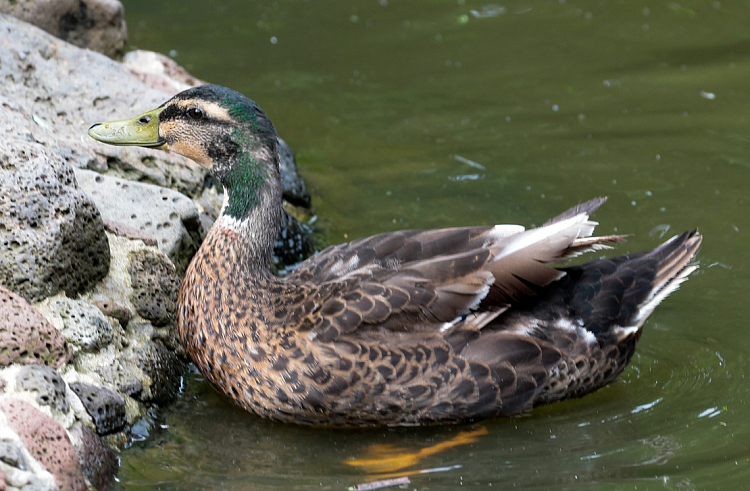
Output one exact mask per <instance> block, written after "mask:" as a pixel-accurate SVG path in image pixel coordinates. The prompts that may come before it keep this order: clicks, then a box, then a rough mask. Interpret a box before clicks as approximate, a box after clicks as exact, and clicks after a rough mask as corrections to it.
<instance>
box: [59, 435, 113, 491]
mask: <svg viewBox="0 0 750 491" xmlns="http://www.w3.org/2000/svg"><path fill="white" fill-rule="evenodd" d="M70 433H71V436H72V439H73V442H74V446H75V448H76V452H77V453H78V459H79V460H80V462H81V467H83V473H84V474H85V475H86V477H87V478H88V480H89V482H90V483H91V484H92V485H93V486H94V488H95V489H96V490H97V491H107V490H108V489H110V488H112V485H113V484H114V483H115V477H116V476H117V471H118V470H119V462H118V458H117V454H116V453H115V451H114V450H112V449H111V448H109V447H108V446H107V445H106V444H105V443H104V442H103V441H102V439H101V438H99V436H97V435H96V434H95V433H94V432H93V431H91V430H90V429H88V428H87V427H85V426H83V425H75V426H74V427H73V428H71V430H70Z"/></svg>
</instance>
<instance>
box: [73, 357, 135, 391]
mask: <svg viewBox="0 0 750 491" xmlns="http://www.w3.org/2000/svg"><path fill="white" fill-rule="evenodd" d="M76 362H77V363H76V369H77V370H79V371H80V372H82V373H87V372H89V371H92V372H94V373H96V374H97V375H98V376H99V377H101V379H102V380H103V381H104V382H105V383H106V384H107V385H110V386H111V387H114V388H115V389H117V391H118V392H119V393H120V394H124V395H126V396H128V397H132V398H133V399H136V400H142V399H143V398H144V390H143V382H142V381H141V379H140V376H142V375H143V373H142V370H141V369H140V368H139V367H138V364H137V363H135V362H133V361H131V360H130V359H129V356H126V355H122V354H120V353H117V354H115V357H114V359H113V360H112V361H111V362H110V363H106V364H100V363H97V360H86V359H85V358H84V359H83V360H76ZM79 362H80V363H79Z"/></svg>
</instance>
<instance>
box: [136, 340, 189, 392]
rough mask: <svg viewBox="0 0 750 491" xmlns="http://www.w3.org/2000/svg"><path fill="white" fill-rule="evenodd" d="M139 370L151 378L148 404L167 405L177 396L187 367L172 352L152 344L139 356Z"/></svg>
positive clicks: (160, 345)
mask: <svg viewBox="0 0 750 491" xmlns="http://www.w3.org/2000/svg"><path fill="white" fill-rule="evenodd" d="M138 358H139V363H140V368H141V370H143V372H144V373H145V374H146V375H147V376H149V377H150V378H151V387H150V392H151V394H150V397H149V398H148V401H149V402H153V403H154V404H159V405H162V404H167V403H169V402H172V400H173V399H174V398H175V396H176V395H177V391H178V390H179V388H180V379H181V377H182V374H183V373H184V371H185V368H186V367H187V365H186V364H185V363H184V362H182V361H180V359H179V358H177V355H175V354H174V352H173V351H171V350H169V349H167V348H166V347H165V346H164V345H162V344H160V343H152V344H150V345H149V346H148V349H143V350H142V351H141V352H140V353H139V355H138Z"/></svg>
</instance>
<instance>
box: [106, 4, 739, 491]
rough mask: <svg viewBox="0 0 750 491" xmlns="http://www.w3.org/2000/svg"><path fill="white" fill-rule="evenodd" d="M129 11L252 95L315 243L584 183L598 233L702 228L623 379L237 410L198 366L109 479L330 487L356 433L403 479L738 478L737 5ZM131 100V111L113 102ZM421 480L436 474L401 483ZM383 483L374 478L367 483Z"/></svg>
mask: <svg viewBox="0 0 750 491" xmlns="http://www.w3.org/2000/svg"><path fill="white" fill-rule="evenodd" d="M206 5H207V3H206V2H197V1H176V0H168V1H164V2H158V3H157V2H147V1H145V0H134V1H129V2H127V4H126V12H127V20H128V24H129V29H130V36H131V43H132V44H133V45H134V46H137V47H139V48H143V49H150V50H155V51H160V52H163V53H171V54H172V56H174V58H175V60H176V61H177V62H179V63H181V64H182V65H184V66H185V67H186V68H187V69H188V70H189V71H191V72H192V73H193V74H194V75H195V76H197V77H199V78H202V79H204V80H207V81H210V82H214V83H220V84H223V85H227V86H230V87H233V88H235V89H237V90H239V91H241V92H243V93H245V94H247V95H248V96H249V97H251V98H253V99H254V100H256V101H257V102H258V103H259V104H260V105H261V107H263V108H264V109H265V110H266V112H267V113H268V114H269V116H270V117H271V119H272V120H273V121H274V123H275V125H276V127H277V129H278V130H279V132H280V134H281V136H282V137H283V138H285V139H286V140H287V141H288V142H289V143H290V145H291V146H292V148H294V149H295V151H296V152H297V159H298V163H299V165H300V167H301V172H302V174H303V175H304V177H305V178H306V180H307V183H308V186H309V187H310V188H311V189H312V192H313V202H314V206H315V209H316V213H317V215H318V217H319V222H318V223H320V224H323V226H324V228H325V229H326V230H327V231H328V233H327V236H326V240H327V241H329V242H331V243H334V242H340V241H343V240H350V239H353V238H356V237H360V236H365V235H371V234H373V233H377V232H381V231H386V230H393V229H397V228H430V227H447V226H456V225H466V224H474V225H480V224H494V223H521V224H524V225H533V224H541V223H542V222H544V221H545V220H546V219H547V218H549V217H550V216H552V215H554V214H556V213H559V212H561V211H563V210H564V209H566V208H567V207H569V206H572V205H574V204H576V203H578V202H580V201H583V200H586V199H590V198H592V197H595V196H600V195H606V196H609V202H608V203H607V204H606V205H605V206H604V207H603V208H602V209H601V210H600V211H599V212H597V214H596V216H595V218H596V219H597V220H598V221H600V222H601V225H600V227H599V229H598V231H599V232H600V233H605V234H606V233H611V232H615V231H616V232H619V233H629V234H634V235H633V237H631V238H630V240H629V241H628V242H627V243H626V244H624V245H622V246H620V247H619V248H618V252H631V251H637V250H642V249H646V248H651V247H654V246H655V245H656V244H657V243H658V242H660V241H663V240H665V239H666V238H667V237H669V236H671V235H673V234H675V233H678V232H681V231H682V230H685V229H688V228H694V227H699V228H700V230H701V232H702V233H703V234H704V235H705V240H704V247H703V250H702V251H701V254H700V261H701V269H700V270H699V271H698V272H697V273H696V274H694V275H693V277H691V279H690V280H689V281H688V282H687V283H686V284H685V285H683V287H682V289H681V290H680V291H679V292H678V293H677V294H675V295H673V296H672V297H670V298H669V299H668V300H667V301H665V302H664V304H663V305H662V306H661V307H660V308H659V309H658V310H657V311H656V313H655V314H654V315H653V317H652V318H651V320H650V321H649V323H648V324H647V327H646V330H645V334H644V336H643V338H642V340H641V342H640V345H639V350H638V353H637V354H636V356H635V357H634V359H633V361H632V363H631V366H630V367H629V368H628V369H627V370H626V371H625V373H624V374H623V377H622V380H621V381H620V382H618V383H616V384H613V385H611V386H610V387H607V388H605V389H604V390H601V391H599V392H598V393H596V394H593V395H590V396H588V397H585V398H583V399H581V400H576V401H569V402H565V403H560V404H556V405H553V406H550V407H545V408H539V409H537V410H535V411H533V412H532V413H531V414H529V415H525V416H522V417H518V418H509V419H498V420H493V421H489V422H485V423H483V424H481V425H475V426H469V427H437V428H406V429H403V428H401V429H380V430H365V431H330V430H315V429H309V428H298V427H294V426H287V425H280V424H275V423H270V422H267V421H264V420H260V419H258V418H256V417H254V416H252V415H249V414H246V413H244V412H243V411H241V410H238V409H236V408H234V407H233V406H232V405H231V404H230V403H229V402H228V401H227V400H226V399H225V398H224V397H223V396H221V395H219V394H217V393H216V392H215V391H214V390H213V389H211V388H210V387H209V386H208V385H207V384H205V383H204V382H203V381H202V380H201V378H200V377H199V376H197V375H195V374H194V375H192V376H190V377H188V378H187V379H186V390H185V392H184V393H183V395H182V396H181V398H180V400H179V401H178V402H177V404H176V405H175V406H174V407H173V408H172V409H170V411H169V412H168V414H166V415H165V416H164V418H163V419H162V420H160V421H159V422H158V423H159V424H162V425H165V426H167V428H166V429H164V430H161V431H158V432H155V434H153V435H152V436H151V438H149V439H147V440H145V441H144V442H141V443H137V444H135V445H133V446H132V447H131V448H130V449H128V450H126V451H125V452H124V453H123V454H122V470H121V472H120V478H121V484H120V486H119V487H120V489H124V490H150V489H162V490H169V489H243V490H244V489H248V490H287V489H292V490H312V489H316V490H317V489H332V490H343V489H347V488H348V487H349V486H353V485H355V484H357V483H361V482H365V481H368V480H371V479H373V478H374V477H372V476H370V475H368V474H367V473H366V472H365V471H364V470H363V469H361V468H357V467H352V466H350V465H347V464H346V462H351V461H353V460H355V459H364V458H367V456H368V455H370V452H371V446H372V445H392V446H394V447H400V448H403V449H406V450H405V451H406V452H407V453H409V452H411V453H415V452H419V451H420V449H427V448H430V447H431V446H433V445H436V444H439V443H440V442H450V441H452V439H455V438H456V437H457V435H459V434H460V433H461V432H467V431H477V430H481V429H484V430H486V433H487V434H486V435H483V436H479V437H477V439H476V441H475V442H474V443H468V444H465V445H460V446H452V447H450V448H447V449H446V450H444V451H442V452H438V453H434V454H431V455H427V456H425V457H424V458H423V459H421V460H419V461H418V462H416V463H414V465H412V466H411V467H409V468H408V469H406V470H407V471H412V472H414V473H413V474H412V475H411V476H410V479H411V483H410V484H409V485H408V487H407V489H419V490H423V489H424V490H427V489H429V490H443V489H445V490H448V489H457V487H458V486H459V485H462V486H463V487H470V488H477V489H478V488H483V489H484V488H490V487H492V488H495V489H497V488H498V487H499V488H500V489H585V490H613V489H615V490H631V489H638V490H643V489H659V490H661V489H688V490H689V489H695V490H703V489H712V490H713V489H716V490H718V489H750V486H749V485H748V484H746V483H747V482H748V480H749V479H750V470H749V469H750V462H749V460H750V451H749V450H748V442H750V421H749V420H750V418H748V416H750V411H748V406H747V404H748V396H750V386H749V385H748V380H747V377H748V375H750V369H749V368H748V363H747V360H748V353H750V338H749V337H748V336H747V335H746V326H747V318H748V317H750V302H748V301H747V292H748V291H749V290H750V274H749V272H748V265H750V248H748V246H747V243H748V240H750V237H749V233H748V232H749V231H750V216H748V210H747V208H746V206H747V205H746V203H745V200H746V196H747V195H748V191H747V189H748V184H747V175H748V173H749V172H750V145H748V131H749V130H750V123H749V121H748V116H747V114H748V109H750V89H749V88H748V87H749V86H748V80H750V31H748V29H747V18H748V15H750V7H749V6H748V4H747V3H746V2H739V1H728V2H727V1H722V2H713V3H711V2H683V3H673V2H672V3H670V2H658V3H654V2H631V1H628V2H616V1H611V2H610V1H602V2H584V1H562V2H560V1H546V2H522V1H511V2H506V3H502V4H489V3H484V2H473V1H470V0H465V1H463V0H461V1H437V0H433V1H427V0H411V1H408V0H405V1H396V0H389V1H386V0H381V1H375V0H372V1H349V2H344V1H340V0H329V1H326V2H315V1H276V2H269V1H256V2H242V1H240V0H221V1H218V2H211V6H210V7H206ZM140 109H144V110H145V109H149V108H139V109H138V108H134V113H138V111H139V110H140ZM420 469H440V470H441V472H435V473H431V474H416V472H417V471H418V470H420ZM380 477H383V476H378V478H380Z"/></svg>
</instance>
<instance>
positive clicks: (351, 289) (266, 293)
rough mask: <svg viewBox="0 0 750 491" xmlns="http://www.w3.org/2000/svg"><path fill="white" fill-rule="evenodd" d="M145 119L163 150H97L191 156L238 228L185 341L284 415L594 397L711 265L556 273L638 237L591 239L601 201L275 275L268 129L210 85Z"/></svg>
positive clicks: (299, 417)
mask: <svg viewBox="0 0 750 491" xmlns="http://www.w3.org/2000/svg"><path fill="white" fill-rule="evenodd" d="M146 115H152V116H155V117H157V118H158V125H159V126H158V130H159V131H158V141H153V140H149V141H148V142H144V141H140V140H133V139H132V138H131V139H129V140H128V141H112V138H109V139H108V137H104V136H101V135H100V134H99V133H97V131H99V130H98V129H99V128H100V127H97V126H95V127H92V130H91V133H92V136H95V137H97V138H100V139H102V140H105V141H107V142H108V143H115V144H141V145H151V146H154V145H156V144H158V145H163V146H164V147H169V148H172V149H177V150H179V151H180V153H183V154H186V155H189V156H191V157H192V158H194V159H196V160H197V161H198V162H199V163H201V164H202V165H204V166H206V167H207V168H208V169H210V170H211V171H212V172H213V173H214V175H216V176H217V178H218V179H219V181H220V182H222V184H223V185H224V187H225V189H226V191H227V200H226V202H225V205H224V208H223V209H222V215H221V216H220V217H219V219H218V220H217V222H216V224H215V225H214V227H213V228H212V229H211V231H210V232H209V234H208V236H207V237H206V240H205V241H204V243H203V245H202V246H201V248H200V250H199V251H198V253H197V254H196V256H195V258H194V259H193V261H192V263H191V264H190V267H189V268H188V271H187V273H186V276H185V279H184V282H183V284H182V288H181V291H180V297H179V332H180V336H181V338H182V342H183V343H184V345H185V349H186V351H187V353H188V354H189V355H190V357H191V358H192V360H193V361H194V363H195V364H196V366H197V367H198V368H199V369H200V371H201V372H202V373H203V374H204V375H205V376H206V377H207V379H208V380H210V381H211V383H213V384H214V385H216V386H217V387H218V388H219V389H221V390H222V391H223V392H224V393H225V394H227V396H228V397H230V398H231V399H232V400H233V401H235V402H236V403H237V404H239V405H240V406H242V407H244V408H245V409H247V410H249V411H251V412H254V413H256V414H259V415H261V416H265V417H268V418H272V419H276V420H281V421H287V422H293V423H301V424H315V425H331V426H356V425H384V424H387V425H411V424H430V423H447V422H460V421H469V420H475V419H479V418H486V417H491V416H500V415H510V414H516V413H519V412H522V411H525V410H528V409H530V408H532V407H534V406H536V405H539V404H545V403H550V402H554V401H558V400H562V399H566V398H570V397H579V396H582V395H584V394H586V393H589V392H591V391H593V390H596V389H598V388H600V387H602V386H604V385H606V384H607V383H609V382H611V381H612V380H613V379H614V378H615V377H617V375H618V374H619V373H620V372H621V371H622V370H623V369H624V368H625V366H626V365H627V363H628V361H629V360H630V357H631V356H632V355H633V352H634V350H635V345H636V343H637V341H638V338H639V337H640V335H641V332H642V327H643V324H644V322H645V321H646V319H647V318H648V316H649V315H650V314H651V312H652V311H653V309H654V307H655V306H656V305H657V304H658V303H659V302H660V301H661V300H662V299H663V298H664V297H666V295H668V294H669V293H670V292H672V291H673V290H675V289H676V288H677V286H679V284H680V283H681V282H682V281H684V280H685V279H686V277H687V275H688V274H689V273H690V272H691V271H692V270H693V269H694V268H695V266H694V265H692V261H693V259H694V257H695V254H696V253H697V251H698V248H699V246H700V242H701V236H700V235H699V234H698V233H697V232H685V233H683V234H682V235H679V236H676V237H673V238H672V239H670V240H669V241H667V242H665V243H664V244H662V245H660V246H659V247H657V248H656V249H654V250H652V251H649V252H645V253H641V254H633V255H626V256H620V257H615V258H612V259H603V260H596V261H591V262H588V263H585V264H583V265H580V266H573V267H568V268H553V267H551V266H549V264H554V263H558V264H559V263H561V262H564V260H565V259H567V258H569V257H571V256H573V255H577V254H579V253H582V252H585V251H588V250H596V249H601V248H606V247H608V244H611V243H614V242H619V241H621V240H622V237H621V236H606V237H592V233H593V229H594V226H595V225H596V223H595V222H592V221H590V220H589V215H590V214H591V213H593V211H594V210H596V208H598V207H599V206H600V205H601V204H602V203H603V202H604V199H595V200H592V201H589V202H586V203H583V204H581V205H578V206H576V207H574V208H572V209H571V210H568V211H566V212H565V213H563V214H562V215H560V216H558V217H556V218H554V219H552V220H550V221H549V222H547V223H546V224H544V225H543V226H542V227H539V228H537V229H531V230H527V231H524V230H523V228H522V227H519V226H514V225H501V226H495V227H467V228H453V229H444V230H406V231H399V232H392V233H384V234H379V235H376V236H373V237H369V238H365V239H359V240H356V241H353V242H350V243H347V244H340V245H337V246H332V247H329V248H328V249H326V250H324V251H322V252H321V253H319V254H318V255H316V256H314V257H312V258H310V259H308V260H307V261H305V262H303V263H302V264H300V265H299V266H298V267H297V269H296V270H294V271H293V272H292V273H291V274H290V275H289V276H287V277H286V278H283V279H281V278H277V277H275V276H273V275H272V274H271V271H270V267H269V264H270V262H269V261H270V253H271V246H272V245H273V238H274V236H275V233H276V231H277V230H278V222H279V216H280V210H281V201H280V200H281V198H280V185H279V175H278V165H277V161H276V147H275V131H274V130H273V126H272V125H271V123H270V122H269V121H268V119H267V118H266V117H265V114H263V112H262V111H261V110H260V109H259V108H257V106H256V105H255V104H254V103H252V102H251V101H249V99H247V98H245V97H244V96H242V95H240V94H238V93H236V92H234V91H230V90H229V89H225V88H222V87H217V86H203V87H199V88H196V89H190V90H188V91H185V92H183V93H181V94H178V95H177V96H175V98H173V99H172V100H170V101H168V102H167V103H165V104H164V105H163V106H162V107H161V108H159V109H158V110H156V111H153V112H151V113H147V114H146ZM146 115H144V116H146ZM196 116H197V117H196ZM138 122H140V123H138ZM132 124H151V121H147V122H143V117H141V118H140V119H138V118H136V119H135V120H132ZM248 176H249V177H248Z"/></svg>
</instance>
